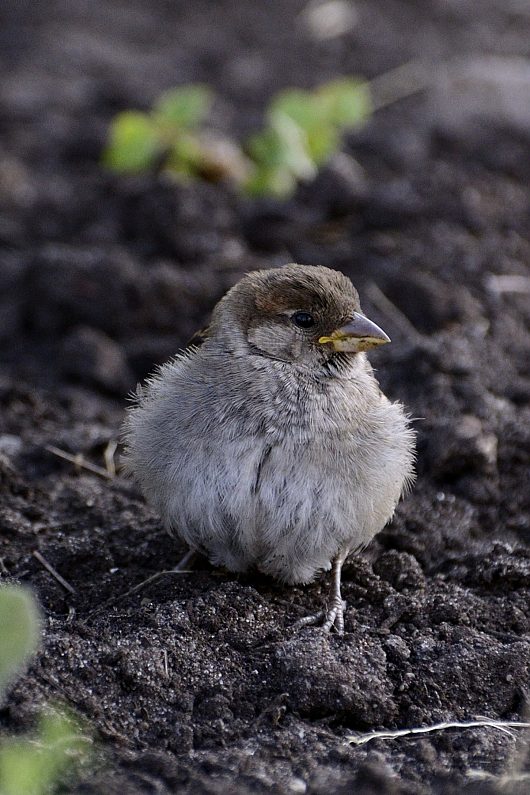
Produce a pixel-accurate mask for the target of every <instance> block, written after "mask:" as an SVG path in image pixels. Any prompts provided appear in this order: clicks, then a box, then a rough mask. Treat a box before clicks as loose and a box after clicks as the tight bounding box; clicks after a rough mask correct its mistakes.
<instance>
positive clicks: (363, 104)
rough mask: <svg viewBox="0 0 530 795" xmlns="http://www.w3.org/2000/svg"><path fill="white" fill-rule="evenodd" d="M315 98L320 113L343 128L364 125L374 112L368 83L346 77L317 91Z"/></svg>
mask: <svg viewBox="0 0 530 795" xmlns="http://www.w3.org/2000/svg"><path fill="white" fill-rule="evenodd" d="M315 98H316V101H317V103H318V104H319V106H320V111H319V113H320V114H322V116H324V117H325V118H326V120H327V121H328V122H329V123H331V124H335V125H337V126H338V127H341V128H347V127H356V126H357V125H359V124H362V123H363V122H364V121H366V119H367V118H368V117H369V116H370V114H371V112H372V102H371V97H370V90H369V87H368V83H366V82H361V81H359V80H355V79H353V78H349V77H344V78H341V79H339V80H333V81H331V82H330V83H326V84H325V85H323V86H320V88H318V89H317V91H316V93H315Z"/></svg>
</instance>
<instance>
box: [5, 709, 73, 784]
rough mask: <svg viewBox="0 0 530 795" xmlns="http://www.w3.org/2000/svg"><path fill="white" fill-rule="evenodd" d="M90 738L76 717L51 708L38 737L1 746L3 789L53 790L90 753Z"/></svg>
mask: <svg viewBox="0 0 530 795" xmlns="http://www.w3.org/2000/svg"><path fill="white" fill-rule="evenodd" d="M87 742H88V741H87V738H85V737H83V736H82V735H81V733H80V730H79V726H78V725H77V723H76V722H75V721H74V720H73V719H72V718H70V717H68V716H67V715H64V714H60V713H58V712H48V713H47V714H46V715H45V716H44V717H43V718H42V719H41V722H40V726H39V732H38V734H37V736H36V737H35V738H34V739H30V738H25V739H22V740H7V741H5V742H4V743H3V745H2V746H1V747H0V792H1V793H2V795H44V793H49V792H50V791H51V790H52V787H53V785H54V784H55V783H56V781H57V779H58V777H59V776H61V775H62V774H64V773H65V772H66V771H67V770H68V769H69V768H70V767H72V766H73V764H74V762H76V761H77V762H79V761H82V760H83V758H86V757H87Z"/></svg>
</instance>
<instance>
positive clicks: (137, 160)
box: [103, 110, 163, 173]
mask: <svg viewBox="0 0 530 795" xmlns="http://www.w3.org/2000/svg"><path fill="white" fill-rule="evenodd" d="M109 138H110V140H109V145H108V147H107V149H106V150H105V152H104V154H103V162H104V164H105V165H106V166H108V167H109V168H111V169H112V170H113V171H122V172H131V173H135V172H141V171H146V170H147V169H149V168H150V167H151V166H152V165H153V163H154V161H155V159H156V157H157V155H158V154H159V152H160V151H161V150H162V148H163V145H162V142H161V140H160V135H159V132H158V130H157V129H156V125H155V124H154V123H153V121H152V119H151V118H150V117H149V116H148V115H147V114H146V113H140V112H139V111H134V110H128V111H125V112H124V113H119V114H118V115H117V116H116V117H115V119H114V120H113V121H112V124H111V127H110V135H109Z"/></svg>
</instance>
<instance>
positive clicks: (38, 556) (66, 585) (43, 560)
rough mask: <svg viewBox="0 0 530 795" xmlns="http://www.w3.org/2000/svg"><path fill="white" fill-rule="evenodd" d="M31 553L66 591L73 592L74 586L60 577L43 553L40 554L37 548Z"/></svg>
mask: <svg viewBox="0 0 530 795" xmlns="http://www.w3.org/2000/svg"><path fill="white" fill-rule="evenodd" d="M32 554H33V557H34V558H36V559H37V560H38V561H39V563H40V564H41V566H44V568H45V569H46V571H49V573H50V574H51V575H52V577H55V579H56V580H57V582H58V583H59V585H62V586H63V588H65V589H66V590H67V591H69V592H70V593H71V594H75V588H73V587H72V586H71V585H70V583H69V582H67V581H66V580H65V579H64V577H62V576H61V575H60V574H59V572H58V571H57V569H56V568H54V567H53V566H52V564H51V563H49V562H48V561H47V560H46V558H45V557H44V556H43V555H41V553H40V552H39V550H38V549H34V550H33V553H32Z"/></svg>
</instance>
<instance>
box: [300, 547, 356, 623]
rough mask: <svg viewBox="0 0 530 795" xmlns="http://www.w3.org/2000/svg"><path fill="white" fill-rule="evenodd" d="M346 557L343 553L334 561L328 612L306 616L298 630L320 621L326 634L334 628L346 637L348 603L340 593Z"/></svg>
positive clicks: (321, 611) (320, 611)
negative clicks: (345, 617)
mask: <svg viewBox="0 0 530 795" xmlns="http://www.w3.org/2000/svg"><path fill="white" fill-rule="evenodd" d="M346 557H347V556H346V555H345V554H343V553H341V554H340V555H337V557H336V558H335V560H334V561H333V571H332V582H331V604H330V606H329V608H328V609H327V610H319V612H318V613H315V614H314V615H312V616H306V617H305V618H301V619H300V621H297V622H296V624H295V625H294V626H295V628H296V629H299V628H301V627H307V626H310V625H311V624H317V623H318V622H319V621H322V620H323V621H324V623H323V624H322V629H323V630H324V632H329V631H330V630H331V628H332V627H335V629H336V630H337V632H338V634H339V635H344V609H345V607H346V602H344V601H343V600H342V594H341V591H340V578H341V572H342V564H343V563H344V561H345V560H346Z"/></svg>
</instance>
